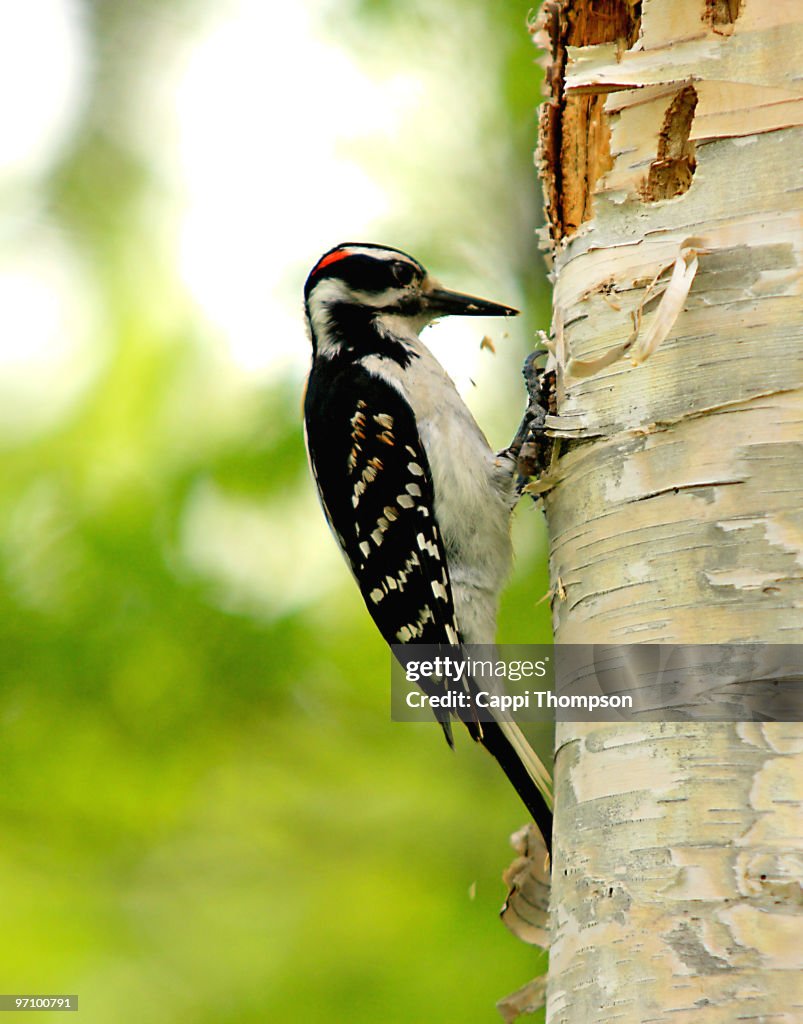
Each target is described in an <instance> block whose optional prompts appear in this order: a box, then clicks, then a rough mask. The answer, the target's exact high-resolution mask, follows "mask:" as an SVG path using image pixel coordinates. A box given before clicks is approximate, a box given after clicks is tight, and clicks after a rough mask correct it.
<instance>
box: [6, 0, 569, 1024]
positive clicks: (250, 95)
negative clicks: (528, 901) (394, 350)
mask: <svg viewBox="0 0 803 1024" xmlns="http://www.w3.org/2000/svg"><path fill="white" fill-rule="evenodd" d="M3 7H4V17H3V24H4V32H3V36H2V41H0V86H2V92H3V95H4V114H3V127H2V130H0V172H1V173H2V179H1V180H0V202H1V203H2V216H1V218H0V224H1V225H2V232H0V445H1V446H2V463H3V472H2V474H1V475H0V531H1V533H0V559H2V561H1V562H0V564H1V565H2V584H1V586H0V601H1V602H2V610H1V614H0V644H1V645H2V684H1V688H0V723H1V725H0V728H1V729H2V742H1V743H0V778H2V785H1V787H0V800H1V801H2V812H1V813H2V842H0V906H2V920H3V927H2V930H0V991H2V992H6V993H23V992H40V993H46V992H51V993H54V992H71V993H77V994H78V995H79V998H80V1006H81V1010H80V1012H81V1015H82V1019H84V1020H86V1021H87V1022H108V1021H118V1022H124V1024H126V1022H129V1021H131V1022H133V1021H137V1022H140V1021H155V1022H161V1021H165V1022H167V1021H176V1020H181V1021H186V1022H193V1024H195V1022H199V1024H200V1022H206V1021H209V1022H212V1021H215V1022H228V1021H238V1022H250V1021H254V1022H256V1021H268V1020H270V1021H273V1020H286V1021H304V1022H312V1024H317V1022H324V1021H349V1022H351V1024H362V1022H366V1024H367V1022H375V1021H385V1022H397V1021H398V1022H411V1021H416V1022H418V1021H485V1020H488V1021H493V1020H496V1019H497V1015H496V1011H495V1010H494V1002H495V1000H496V999H497V998H499V997H501V996H503V995H504V994H506V993H508V992H509V991H511V990H512V989H514V988H516V987H518V986H519V985H521V984H523V983H524V982H525V981H527V980H528V979H529V978H530V977H531V976H532V975H533V974H535V973H536V972H537V971H538V970H539V969H540V968H541V967H542V966H543V964H542V962H541V960H540V959H539V957H538V955H537V954H536V953H535V952H534V951H532V950H530V949H528V948H527V947H525V946H524V945H522V944H521V943H520V942H518V941H517V940H516V939H515V938H513V937H512V936H511V935H509V934H508V933H507V931H506V930H505V928H504V927H503V926H502V925H501V923H500V922H499V921H498V918H497V911H498V908H499V905H500V903H501V901H502V899H503V896H504V889H503V887H502V884H501V881H500V873H501V871H502V869H503V868H504V867H505V865H506V864H507V863H508V862H509V860H510V859H511V857H512V851H511V850H510V848H509V846H508V836H509V834H510V833H511V832H512V831H513V830H514V829H516V828H518V827H519V826H520V825H521V824H522V823H523V822H524V820H525V818H526V814H525V812H524V810H523V808H522V807H521V806H520V804H519V802H518V800H517V797H516V796H515V794H514V793H513V792H512V790H510V789H509V788H508V786H507V785H506V783H505V780H504V778H503V776H502V775H501V773H499V772H498V770H497V769H496V768H495V766H494V765H493V763H492V762H491V760H490V758H488V757H487V756H486V755H485V754H484V753H483V752H482V751H480V750H478V749H474V748H473V745H472V744H470V742H469V741H468V740H464V741H462V742H461V740H462V737H459V739H458V749H457V751H456V753H452V752H450V751H449V750H448V748H447V747H446V745H445V743H444V742H443V740H442V737H441V734H440V730H439V729H438V728H437V727H436V726H435V725H434V724H433V725H432V726H431V727H430V726H423V725H401V724H392V723H391V722H390V721H389V717H388V705H389V683H388V680H389V671H388V668H389V665H388V656H387V654H386V652H385V650H384V649H383V645H382V643H381V642H380V640H379V638H378V636H377V635H376V634H375V632H374V630H373V629H372V627H371V625H370V622H369V620H368V616H367V614H366V612H365V610H364V608H363V606H362V603H361V600H360V598H359V596H358V594H357V593H356V589H355V588H354V587H353V584H352V581H351V579H350V577H349V575H348V573H347V571H346V569H345V566H344V564H343V563H342V561H341V559H340V556H339V555H338V553H337V551H336V550H335V546H334V544H333V542H332V541H331V538H330V537H329V534H328V531H327V529H326V526H325V524H324V520H323V517H322V515H321V513H320V510H319V508H318V505H317V500H316V498H315V495H314V491H313V488H312V485H311V483H310V481H309V479H308V474H307V469H306V462H305V458H304V453H303V441H302V431H301V422H300V402H301V393H302V388H303V379H304V375H305V373H306V369H307V365H308V359H309V352H308V343H307V341H306V338H305V335H304V328H303V323H302V317H301V300H300V293H301V287H302V285H303V280H304V277H305V275H306V272H307V270H308V268H309V267H310V266H311V265H312V263H313V262H314V261H315V259H316V258H317V257H318V256H319V255H320V253H321V252H323V251H324V250H325V249H326V248H328V247H330V246H332V245H334V244H336V243H337V242H340V241H343V240H347V239H348V240H353V239H357V240H359V239H370V240H375V241H381V242H385V243H389V244H395V245H398V246H400V247H401V248H404V249H406V250H408V251H410V252H412V253H413V254H414V255H415V256H417V257H418V258H420V259H421V260H422V261H423V262H424V263H425V264H427V265H428V266H429V267H430V269H431V270H432V271H433V272H434V273H436V274H437V275H438V276H439V277H441V278H442V279H443V280H444V281H446V282H448V283H449V284H451V285H452V286H453V287H456V288H459V289H461V290H467V291H468V290H473V291H476V292H477V293H480V294H483V295H486V296H487V297H489V298H493V299H497V300H499V301H503V302H510V303H513V304H515V305H518V306H520V308H522V309H523V310H524V315H523V316H522V317H520V318H519V319H518V320H517V321H516V322H515V323H512V324H511V325H510V326H507V325H504V327H500V325H499V323H498V322H494V321H489V322H488V323H487V324H483V323H478V322H477V321H472V322H467V323H456V324H450V323H448V322H447V323H444V324H442V325H439V326H437V327H435V328H433V329H432V330H431V331H430V332H429V334H428V341H429V342H430V344H431V345H432V347H433V349H434V350H435V351H436V353H437V354H438V355H439V357H441V358H442V360H443V362H444V363H445V365H446V366H447V368H448V369H449V371H450V372H451V373H452V375H453V376H454V377H455V379H456V381H457V383H458V385H459V386H460V387H461V388H462V389H463V390H464V391H465V392H466V397H467V400H468V401H469V402H470V404H471V405H472V407H473V408H474V409H475V411H476V413H477V416H478V418H479V420H480V422H481V423H482V425H483V426H484V427H485V428H486V430H487V432H488V434H489V437H490V439H491V441H492V443H494V444H496V445H497V446H499V447H501V446H502V445H503V444H505V443H506V441H507V440H509V438H510V437H511V436H512V434H513V431H514V430H515V427H516V425H517V423H518V419H519V416H520V412H521V409H522V407H523V391H522V386H521V382H520V377H519V367H520V365H521V362H522V360H523V357H524V355H525V354H526V353H527V351H529V349H530V348H531V347H532V344H533V338H534V333H535V330H536V329H537V328H538V327H543V326H546V324H547V323H548V297H547V290H546V285H545V280H544V275H543V270H542V259H541V257H540V255H539V253H538V250H537V245H536V239H535V235H534V230H535V227H536V224H537V220H538V210H539V207H540V200H539V193H538V187H537V183H536V180H535V173H534V170H533V167H532V156H531V154H532V149H533V146H534V141H535V107H536V106H537V104H538V102H539V101H540V77H541V74H540V69H538V68H537V66H536V65H535V60H536V57H537V54H536V53H535V51H534V50H533V48H532V45H531V42H530V38H529V35H528V32H527V15H528V6H527V4H523V3H518V2H512V3H507V4H496V5H494V4H487V3H483V2H480V0H474V2H472V0H462V2H458V0H438V2H434V0H433V2H426V3H425V2H410V3H407V4H403V5H399V4H392V3H390V2H383V0H363V2H359V0H351V2H339V3H335V2H331V3H327V2H324V0H320V2H317V0H307V2H304V3H295V4H289V5H287V4H275V3H271V2H269V0H231V2H224V0H219V2H213V0H158V2H157V0H140V2H138V3H131V2H123V0H28V2H27V3H25V4H21V5H11V4H4V5H3ZM485 333H488V334H489V335H490V336H491V337H492V338H493V340H494V343H495V347H496V354H495V355H493V354H492V353H491V352H490V351H488V350H487V349H484V350H482V351H481V350H480V340H481V338H482V337H483V334H485ZM515 543H516V550H517V566H516V571H515V577H514V579H513V580H512V582H511V585H510V587H509V589H508V590H507V592H506V595H505V598H504V603H503V608H502V613H501V621H500V639H501V640H503V641H504V640H507V641H510V642H513V641H516V642H528V641H533V642H536V641H543V640H545V639H547V638H548V629H549V625H548V606H547V604H546V603H543V604H540V605H539V604H538V602H539V599H540V598H541V597H542V595H543V594H544V592H545V591H546V589H547V580H546V572H545V564H544V563H545V553H544V547H543V526H542V522H541V515H540V512H538V511H537V510H535V509H534V508H533V507H532V506H529V507H524V505H522V507H521V508H520V509H519V511H518V513H517V516H516V522H515ZM542 740H543V741H544V742H546V738H544V737H542ZM45 1016H48V1015H47V1014H46V1015H45Z"/></svg>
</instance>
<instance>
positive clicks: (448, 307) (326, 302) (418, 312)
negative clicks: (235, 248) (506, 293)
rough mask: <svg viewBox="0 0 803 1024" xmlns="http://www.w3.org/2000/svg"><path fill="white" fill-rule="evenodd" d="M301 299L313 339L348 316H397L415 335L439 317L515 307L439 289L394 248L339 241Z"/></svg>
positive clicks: (500, 312)
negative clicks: (302, 299) (303, 302)
mask: <svg viewBox="0 0 803 1024" xmlns="http://www.w3.org/2000/svg"><path fill="white" fill-rule="evenodd" d="M304 300H305V304H306V310H307V317H308V318H309V322H310V327H311V331H312V334H313V339H315V338H316V337H317V338H319V339H320V338H321V337H322V336H325V334H326V332H327V331H328V330H330V329H331V327H332V325H333V323H337V322H338V321H341V320H343V319H346V320H347V319H348V318H349V317H351V316H354V315H355V313H358V314H361V315H365V316H369V317H376V318H378V317H382V318H392V319H393V320H394V321H395V322H398V321H399V320H400V319H401V320H402V321H403V322H404V324H405V325H406V326H407V327H408V328H409V329H412V330H413V331H415V333H416V334H417V333H419V332H420V331H421V330H422V329H423V328H424V327H426V325H427V324H429V323H431V322H432V321H433V320H436V319H437V318H438V317H441V316H454V315H457V316H515V315H516V313H517V312H518V310H516V309H513V308H512V307H510V306H503V305H501V304H500V303H498V302H489V301H488V300H486V299H480V298H477V297H476V296H473V295H464V294H463V293H462V292H455V291H451V290H449V289H447V288H444V287H443V286H442V285H441V284H440V282H438V281H436V280H435V279H434V278H433V277H431V276H430V275H429V274H428V273H427V271H426V269H425V268H424V267H423V266H422V265H421V264H420V263H419V262H418V260H415V259H413V257H412V256H408V254H407V253H405V252H402V251H401V250H399V249H392V248H390V247H389V246H386V245H373V244H370V243H365V242H345V243H342V244H341V245H338V246H335V248H334V249H330V250H329V251H328V252H326V253H324V255H323V256H321V258H320V259H319V260H318V262H317V263H316V264H315V266H314V267H313V268H312V270H311V271H310V274H309V277H308V278H307V282H306V284H305V286H304Z"/></svg>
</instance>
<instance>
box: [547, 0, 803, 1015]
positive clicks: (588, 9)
mask: <svg viewBox="0 0 803 1024" xmlns="http://www.w3.org/2000/svg"><path fill="white" fill-rule="evenodd" d="M535 33H536V37H537V38H536V41H537V42H539V44H540V45H542V46H543V47H544V48H545V49H546V50H547V52H548V54H549V57H548V73H547V82H548V85H549V88H550V98H549V100H548V102H547V103H546V104H545V107H544V113H543V116H542V123H541V140H540V148H539V153H540V170H541V175H542V179H543V183H544V190H545V197H546V207H547V217H548V227H547V229H546V230H547V244H548V247H549V248H550V250H551V258H552V263H553V271H554V278H555V291H554V310H553V313H554V319H553V340H554V343H555V346H556V349H555V357H556V362H557V372H558V385H557V387H558V409H557V413H558V414H557V416H556V417H552V418H550V419H549V420H548V425H549V426H550V427H551V428H552V431H553V432H554V435H555V437H556V438H557V439H558V442H557V445H558V448H557V458H556V461H555V464H554V466H553V472H552V474H551V477H552V479H553V481H554V482H553V486H552V488H551V490H550V491H549V493H547V494H546V495H545V508H546V513H547V518H548V523H549V531H550V564H551V572H552V580H553V585H554V599H553V618H554V628H555V637H556V642H558V643H638V642H653V643H660V642H673V643H731V642H734V643H735V642H742V641H751V642H755V641H762V642H766V643H781V642H784V643H789V642H798V643H799V642H801V641H802V640H803V630H801V615H802V613H801V608H803V585H802V582H803V569H802V568H801V567H802V566H803V551H802V550H801V548H802V547H803V544H802V543H801V541H802V539H803V521H802V520H801V481H803V458H801V449H800V440H801V422H803V402H801V393H802V388H801V384H802V383H803V362H802V361H801V347H800V340H801V338H800V336H801V333H802V332H801V298H800V292H801V274H800V264H801V248H803V246H802V245H801V216H800V209H799V200H798V195H799V190H800V187H801V168H802V167H803V146H801V131H800V125H801V122H802V121H803V99H801V92H800V75H799V72H800V55H801V53H803V5H801V4H800V3H799V2H795V0H772V2H763V0H645V2H644V3H643V4H642V3H632V2H613V0H562V2H561V0H558V2H552V3H547V4H545V6H544V8H543V9H542V11H541V14H540V17H539V21H538V23H537V25H536V26H535ZM796 190H798V191H796ZM662 272H663V277H660V275H661V274H662ZM670 277H671V278H672V284H671V285H669V287H668V288H667V289H666V291H664V293H663V296H662V297H659V292H660V288H661V287H662V282H665V281H667V280H669V278H670ZM656 278H657V279H658V280H657V281H656ZM689 285H691V287H690V290H689ZM637 327H638V328H640V333H639V341H637V342H636V343H635V344H632V343H631V339H632V336H633V334H634V333H635V328H637ZM647 357H649V358H647ZM634 364H635V365H634ZM555 773H556V780H555V781H556V823H555V856H554V867H553V874H552V877H553V894H552V949H551V958H550V974H549V983H548V997H547V1020H548V1021H549V1022H551V1024H557V1022H564V1021H565V1022H571V1024H579V1022H582V1024H589V1022H594V1021H611V1022H613V1021H615V1022H616V1024H629V1022H642V1021H650V1022H658V1021H667V1022H668V1021H672V1022H673V1024H683V1022H692V1021H693V1022H695V1024H709V1022H711V1024H713V1022H728V1024H731V1022H733V1021H736V1020H754V1021H773V1022H776V1021H777V1022H785V1024H792V1022H793V1021H795V1020H801V1019H803V984H802V982H801V979H803V972H801V967H803V917H802V916H801V913H802V912H803V905H802V904H803V901H802V900H801V874H802V873H803V871H802V863H803V844H802V843H801V833H802V832H803V816H802V815H801V804H800V801H801V796H802V795H803V793H802V792H801V791H802V790H803V728H802V727H801V726H800V725H799V724H797V723H793V724H779V723H765V724H759V723H755V724H752V723H751V724H738V723H734V724H723V723H692V724H684V723H677V722H666V723H655V724H639V725H634V724H625V725H614V724H608V725H602V724H599V725H588V724H577V723H569V724H563V725H560V726H559V727H558V736H557V756H556V766H555Z"/></svg>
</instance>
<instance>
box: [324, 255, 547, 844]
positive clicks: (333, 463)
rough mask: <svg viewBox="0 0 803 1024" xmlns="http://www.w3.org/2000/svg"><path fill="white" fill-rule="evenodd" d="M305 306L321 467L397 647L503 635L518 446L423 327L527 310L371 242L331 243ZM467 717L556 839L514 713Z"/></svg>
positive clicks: (387, 635) (338, 526)
mask: <svg viewBox="0 0 803 1024" xmlns="http://www.w3.org/2000/svg"><path fill="white" fill-rule="evenodd" d="M304 301H305V312H306V318H307V325H308V331H309V335H310V340H311V342H312V368H311V370H310V374H309V377H308V380H307V388H306V396H305V401H304V414H305V417H304V418H305V438H306V444H307V453H308V455H309V462H310V466H311V469H312V474H313V477H314V479H315V482H316V485H317V488H318V493H319V496H320V500H321V505H322V506H323V511H324V513H325V515H326V519H327V520H328V522H329V526H330V527H331V529H332V532H333V533H334V535H335V537H336V539H337V541H338V544H339V545H340V548H341V551H342V552H343V554H344V556H345V558H346V561H347V563H348V565H349V567H350V569H351V572H352V574H353V575H354V578H355V580H356V582H357V585H358V586H359V588H360V591H361V593H362V597H363V600H364V601H365V604H366V607H367V609H368V611H369V612H370V614H371V616H372V618H373V620H374V622H375V623H376V625H377V627H378V628H379V631H380V633H381V634H382V636H383V637H384V639H385V641H386V642H387V643H388V644H399V643H422V644H449V645H458V644H461V643H470V644H492V643H493V642H494V640H495V636H496V616H497V609H498V604H499V595H500V591H501V589H502V586H503V584H504V582H505V579H506V577H507V575H508V573H509V570H510V566H511V562H512V546H511V541H510V516H511V512H512V509H513V506H514V505H515V503H516V499H517V494H516V489H515V474H516V454H517V452H516V450H515V447H512V448H510V449H507V450H505V451H502V452H500V453H498V454H495V453H494V452H493V451H492V449H491V447H490V446H489V444H488V442H487V440H486V439H485V435H484V434H483V433H482V431H481V430H480V428H479V427H478V425H477V423H476V421H475V420H474V417H473V416H472V415H471V413H470V412H469V410H468V408H467V407H466V405H465V404H464V402H463V400H462V399H461V398H460V396H459V395H458V393H457V390H456V388H455V386H454V384H453V383H452V380H451V379H450V377H449V376H448V375H447V374H446V372H445V370H444V369H443V368H442V367H441V365H440V364H439V363H438V361H437V360H436V359H435V357H434V356H433V355H432V353H431V352H430V351H429V350H428V349H427V347H426V346H425V345H424V344H423V342H422V341H421V339H420V338H419V334H420V332H421V331H422V330H423V328H424V327H426V326H427V325H428V324H429V323H431V322H432V321H433V320H435V319H437V318H438V317H442V316H447V315H458V316H504V317H507V316H514V315H516V313H517V312H518V311H517V310H515V309H512V308H511V307H510V306H504V305H501V304H499V303H496V302H488V301H486V300H485V299H479V298H475V297H473V296H471V295H464V294H461V293H460V292H455V291H449V290H447V289H445V288H443V287H442V286H441V285H440V284H439V283H438V282H437V281H436V280H435V279H434V278H432V277H430V275H429V274H428V273H427V271H426V270H425V269H424V267H423V266H422V265H421V264H420V263H419V262H418V261H417V260H415V259H413V258H412V257H411V256H409V255H408V254H407V253H404V252H401V251H400V250H398V249H392V248H389V247H388V246H384V245H374V244H369V243H362V242H360V243H357V242H347V243H343V244H341V245H338V246H336V247H335V248H334V249H330V250H329V251H328V252H326V253H324V255H323V256H322V257H321V258H320V259H319V260H318V262H317V263H316V264H315V266H314V267H313V268H312V270H311V272H310V274H309V277H308V278H307V281H306V284H305V286H304ZM518 443H519V445H520V439H519V442H518ZM439 720H440V721H441V725H442V726H443V728H444V732H445V734H446V738H447V740H448V741H449V743H450V745H451V743H452V740H451V731H450V726H449V722H448V719H447V720H443V719H439ZM466 725H467V726H468V728H469V732H470V733H471V735H472V736H473V738H474V739H475V740H477V741H479V742H480V743H482V744H483V746H485V747H486V749H487V750H489V751H490V753H491V754H492V755H493V756H494V757H495V758H496V760H497V761H498V762H499V764H500V765H501V767H502V768H503V770H504V771H505V773H506V775H507V776H508V778H509V780H510V781H511V783H512V784H513V786H514V787H515V789H516V790H517V792H518V793H519V796H520V797H521V798H522V800H523V801H524V804H525V805H526V807H527V808H528V810H529V811H530V813H531V814H532V815H533V818H534V821H535V823H536V825H538V827H539V828H540V829H541V832H542V833H543V835H544V838H545V840H546V843H547V846H549V840H550V833H551V806H552V804H551V799H552V798H551V793H550V781H549V775H548V773H547V771H546V769H545V768H544V766H543V764H542V763H541V761H540V760H539V759H538V757H537V756H536V754H535V753H534V751H533V750H532V748H531V747H530V745H529V743H528V742H527V740H526V739H525V737H524V735H523V734H522V733H521V731H520V730H519V729H518V727H517V726H516V725H515V724H514V723H512V722H505V721H499V722H497V721H491V722H479V721H473V720H467V721H466Z"/></svg>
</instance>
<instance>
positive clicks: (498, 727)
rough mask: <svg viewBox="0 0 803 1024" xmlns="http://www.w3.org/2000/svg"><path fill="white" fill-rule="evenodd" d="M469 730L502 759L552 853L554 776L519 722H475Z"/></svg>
mask: <svg viewBox="0 0 803 1024" xmlns="http://www.w3.org/2000/svg"><path fill="white" fill-rule="evenodd" d="M472 725H473V728H472V727H471V726H470V727H469V731H470V732H471V734H472V736H473V737H474V739H475V740H477V741H478V742H479V743H481V744H482V745H483V746H484V747H485V749H486V750H487V751H488V753H489V754H491V755H492V756H493V757H494V758H495V759H496V761H497V762H498V763H499V766H500V767H501V769H502V771H503V772H504V773H505V775H506V776H507V778H508V781H509V782H510V784H511V785H512V786H513V788H514V789H515V790H516V792H517V793H518V794H519V797H520V798H521V800H522V802H523V803H524V806H525V807H526V808H527V810H528V811H529V812H530V814H531V815H532V818H533V821H534V822H535V824H536V826H537V827H538V829H539V830H540V832H541V834H542V835H543V837H544V842H545V843H546V848H547V850H548V852H549V854H550V856H551V854H552V806H553V798H552V779H551V777H550V774H549V772H548V771H547V769H546V768H545V767H544V763H543V761H542V760H541V758H540V757H539V756H538V755H537V754H536V752H535V751H534V750H533V748H532V747H531V746H530V744H529V743H528V741H527V738H526V737H525V735H524V733H523V732H522V731H521V729H519V727H518V726H517V725H516V723H515V722H509V721H497V720H493V721H490V722H474V723H472Z"/></svg>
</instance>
